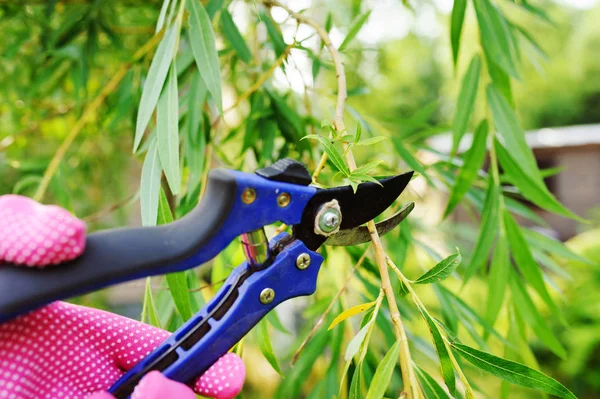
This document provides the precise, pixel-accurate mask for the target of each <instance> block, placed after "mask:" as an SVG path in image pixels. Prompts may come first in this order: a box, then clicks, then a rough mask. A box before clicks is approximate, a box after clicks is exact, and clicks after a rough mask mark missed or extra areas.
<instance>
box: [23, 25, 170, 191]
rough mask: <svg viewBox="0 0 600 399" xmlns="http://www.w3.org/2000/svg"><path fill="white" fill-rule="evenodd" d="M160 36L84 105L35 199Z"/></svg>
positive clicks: (55, 156)
mask: <svg viewBox="0 0 600 399" xmlns="http://www.w3.org/2000/svg"><path fill="white" fill-rule="evenodd" d="M162 36H163V33H162V32H160V33H158V34H157V35H155V36H153V37H152V38H151V39H150V40H148V42H146V44H144V45H143V46H142V47H141V48H140V49H138V51H136V52H135V54H134V55H133V57H132V59H131V60H130V61H129V62H126V63H124V64H123V65H121V67H120V68H119V69H118V70H117V72H116V73H115V74H114V75H113V77H112V78H111V79H110V80H109V81H108V83H106V84H105V85H104V86H103V87H102V90H100V93H98V95H97V96H96V98H94V100H93V101H92V102H91V103H89V104H88V105H87V106H86V107H85V109H84V110H83V113H82V114H81V117H80V118H79V120H78V121H77V123H75V126H73V128H72V129H71V132H69V134H68V135H67V137H65V140H64V141H63V142H62V144H61V145H60V147H58V150H57V151H56V153H54V156H53V157H52V160H51V161H50V163H49V164H48V167H47V168H46V171H45V172H44V176H43V177H42V181H41V182H40V185H39V187H38V189H37V191H36V193H35V197H34V199H35V200H36V201H41V200H42V199H43V198H44V194H45V193H46V190H47V189H48V185H49V184H50V181H51V180H52V177H53V176H54V174H55V173H56V170H57V169H58V166H59V165H60V163H61V161H62V160H63V158H64V157H65V154H66V153H67V150H68V149H69V147H71V144H73V141H75V139H76V138H77V136H78V135H79V133H81V131H82V130H83V128H84V127H85V125H86V124H87V123H88V122H89V121H90V119H92V117H93V116H94V115H95V114H96V111H97V110H98V108H100V106H101V105H102V103H103V102H104V100H106V97H108V96H109V95H110V94H111V93H112V92H113V91H114V90H115V89H116V88H117V87H118V86H119V83H121V80H123V78H124V77H125V74H127V71H129V68H130V67H131V65H132V64H133V63H134V62H136V61H138V60H139V59H141V58H142V57H143V56H144V55H146V54H147V53H148V52H150V50H152V49H153V48H154V47H155V46H156V45H157V44H158V42H159V41H160V39H161V38H162Z"/></svg>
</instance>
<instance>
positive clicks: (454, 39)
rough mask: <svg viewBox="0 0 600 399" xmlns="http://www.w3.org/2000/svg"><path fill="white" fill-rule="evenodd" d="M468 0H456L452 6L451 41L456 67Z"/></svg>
mask: <svg viewBox="0 0 600 399" xmlns="http://www.w3.org/2000/svg"><path fill="white" fill-rule="evenodd" d="M466 10H467V0H455V1H454V6H453V7H452V18H451V22H450V41H451V43H452V60H453V61H454V67H455V68H456V65H457V64H458V51H459V49H460V34H461V32H462V27H463V22H464V19H465V11H466Z"/></svg>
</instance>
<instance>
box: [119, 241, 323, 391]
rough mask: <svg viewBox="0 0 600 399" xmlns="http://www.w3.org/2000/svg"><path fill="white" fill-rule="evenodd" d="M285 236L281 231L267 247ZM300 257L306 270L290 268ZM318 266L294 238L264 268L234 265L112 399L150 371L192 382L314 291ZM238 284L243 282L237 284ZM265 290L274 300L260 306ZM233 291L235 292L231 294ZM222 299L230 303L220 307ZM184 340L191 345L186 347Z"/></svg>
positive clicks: (316, 259) (316, 256) (319, 260)
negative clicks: (279, 310) (279, 309)
mask: <svg viewBox="0 0 600 399" xmlns="http://www.w3.org/2000/svg"><path fill="white" fill-rule="evenodd" d="M287 238H288V237H287V235H286V234H285V233H283V234H281V235H279V236H277V237H276V238H275V239H274V240H273V243H278V242H281V241H282V240H286V239H287ZM301 254H308V255H309V256H310V259H311V261H310V265H309V266H308V267H307V268H306V269H299V268H298V267H297V266H296V259H297V258H298V256H299V255H301ZM322 262H323V257H321V255H319V254H317V253H316V252H312V251H310V250H308V249H307V248H306V246H305V245H304V244H303V243H302V242H301V241H298V240H295V241H292V242H291V243H290V244H289V245H288V246H287V247H285V248H284V249H283V251H282V252H280V253H279V254H278V255H277V257H276V258H275V260H274V262H273V263H272V264H271V265H270V266H268V267H267V268H266V269H263V270H260V271H251V270H250V268H249V267H248V264H247V263H244V264H242V265H240V266H238V267H237V268H236V269H235V270H234V271H233V272H232V274H231V275H230V276H229V278H228V279H227V281H226V282H225V284H224V285H223V287H222V288H221V290H220V291H219V292H218V293H217V294H216V295H215V297H214V298H213V299H212V300H211V301H210V302H209V303H208V304H207V305H206V306H205V307H204V308H203V309H202V310H201V311H200V312H198V313H197V314H196V315H194V316H193V317H192V318H191V319H190V320H189V321H188V322H186V323H185V324H184V325H183V326H182V327H181V328H180V329H179V330H177V331H176V332H175V333H174V334H173V335H172V336H171V337H170V338H168V339H167V340H166V341H165V342H164V343H163V344H162V345H160V346H159V347H158V348H157V349H156V350H155V351H154V352H152V353H151V354H150V355H148V356H147V357H146V358H145V359H144V360H142V361H141V362H140V363H139V364H137V365H136V366H135V367H134V368H133V369H131V370H130V371H129V372H128V373H127V374H125V375H124V376H123V377H122V378H121V379H119V380H118V381H117V382H116V383H115V384H114V385H113V386H112V388H111V389H110V392H111V393H112V394H113V395H114V396H115V397H116V398H117V399H125V398H128V397H129V396H130V395H131V393H132V392H133V389H134V388H135V386H136V385H137V384H138V383H139V381H140V380H141V378H143V376H144V375H145V374H147V373H148V372H150V371H152V370H159V371H161V372H162V373H163V374H164V375H165V376H167V377H168V378H170V379H172V380H175V381H179V382H183V383H186V384H191V383H193V381H194V379H195V378H197V377H199V376H200V375H201V374H202V373H204V372H205V371H206V370H207V369H208V368H209V367H210V366H211V365H212V364H213V363H214V362H216V361H217V360H218V359H219V358H220V357H221V356H223V355H224V354H225V353H227V351H228V350H229V349H231V348H232V347H233V346H234V345H235V344H236V343H237V342H238V341H239V340H240V339H242V338H243V337H244V336H245V335H246V334H247V333H248V332H249V331H250V330H251V329H252V327H254V326H255V325H256V324H257V323H258V322H259V321H260V320H261V319H262V318H263V317H265V316H266V314H267V313H268V312H269V311H271V310H272V309H273V308H274V307H275V306H277V305H278V304H280V303H281V302H283V301H286V300H288V299H290V298H294V297H297V296H302V295H310V294H312V293H314V291H315V289H316V281H317V275H318V273H319V269H320V267H321V263H322ZM240 281H243V282H242V283H241V285H240V284H239V282H240ZM236 285H237V288H236ZM267 288H270V289H272V290H273V291H274V292H275V297H274V300H273V301H272V302H271V303H267V304H264V303H262V302H261V300H260V296H261V292H263V290H265V289H267ZM234 289H235V290H237V292H232V290H234ZM232 294H233V296H231V295H232ZM227 297H230V298H234V300H233V301H231V302H229V303H224V300H225V298H227ZM222 307H225V309H226V310H227V311H226V312H225V313H221V312H219V309H220V308H222ZM186 342H188V343H190V342H192V343H193V345H192V346H191V347H190V346H189V345H190V344H186Z"/></svg>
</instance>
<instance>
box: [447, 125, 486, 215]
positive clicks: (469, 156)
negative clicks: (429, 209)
mask: <svg viewBox="0 0 600 399" xmlns="http://www.w3.org/2000/svg"><path fill="white" fill-rule="evenodd" d="M487 136H488V124H487V121H486V120H485V119H484V120H483V121H481V123H480V124H479V126H477V129H476V130H475V133H474V134H473V144H471V148H470V149H469V151H467V153H466V154H465V157H464V160H463V162H464V163H463V166H462V167H461V168H460V171H459V172H458V176H457V178H456V181H455V182H454V185H453V186H452V192H451V193H450V199H449V200H448V205H447V206H446V211H445V212H444V218H445V217H447V216H448V215H449V214H450V213H452V211H453V210H454V208H456V206H457V205H458V204H459V202H460V201H461V200H462V199H463V197H464V196H465V194H466V193H467V192H468V191H469V189H470V188H471V186H472V185H473V182H474V181H475V179H477V174H478V172H479V169H480V168H481V165H482V164H483V160H484V159H485V154H486V143H487Z"/></svg>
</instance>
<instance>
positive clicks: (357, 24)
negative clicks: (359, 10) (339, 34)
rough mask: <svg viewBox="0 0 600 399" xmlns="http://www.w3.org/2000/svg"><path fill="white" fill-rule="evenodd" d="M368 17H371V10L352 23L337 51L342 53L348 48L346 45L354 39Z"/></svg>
mask: <svg viewBox="0 0 600 399" xmlns="http://www.w3.org/2000/svg"><path fill="white" fill-rule="evenodd" d="M370 15H371V10H369V11H367V12H366V13H364V14H361V15H359V16H358V17H357V18H356V19H355V20H354V21H352V24H351V25H350V29H349V30H348V34H347V35H346V37H345V38H344V41H343V42H342V44H340V47H339V49H338V50H339V51H344V50H345V49H346V47H348V45H349V44H350V42H351V41H352V39H354V38H355V37H356V35H357V34H358V32H359V31H360V30H361V28H362V27H363V25H364V24H365V22H367V20H368V19H369V16H370Z"/></svg>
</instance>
